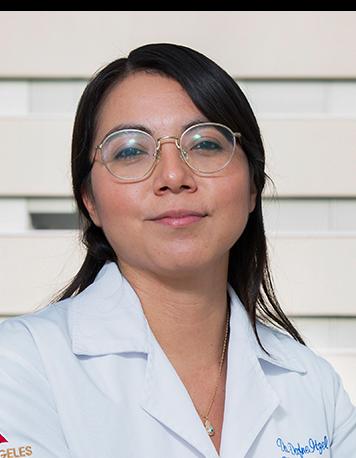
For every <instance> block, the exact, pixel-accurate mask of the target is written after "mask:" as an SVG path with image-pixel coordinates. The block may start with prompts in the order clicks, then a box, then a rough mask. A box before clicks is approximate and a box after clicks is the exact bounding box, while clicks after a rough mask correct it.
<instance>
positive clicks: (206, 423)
mask: <svg viewBox="0 0 356 458" xmlns="http://www.w3.org/2000/svg"><path fill="white" fill-rule="evenodd" d="M229 322H230V306H229V304H228V310H227V319H226V327H225V337H224V345H223V350H222V354H221V358H220V364H219V374H218V377H217V383H216V386H215V391H214V394H213V397H212V399H211V402H210V405H209V408H208V411H207V413H206V415H201V414H200V416H201V417H202V419H203V422H204V426H205V429H206V432H207V433H208V434H209V436H213V435H214V434H215V429H214V426H213V425H212V423H211V421H210V420H209V418H208V417H209V414H210V410H211V408H212V406H213V403H214V400H215V396H216V392H217V390H218V386H219V380H220V377H221V371H222V367H223V364H224V359H225V351H226V346H227V339H228V335H229V328H230V326H229Z"/></svg>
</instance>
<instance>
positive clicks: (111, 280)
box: [68, 262, 148, 356]
mask: <svg viewBox="0 0 356 458" xmlns="http://www.w3.org/2000/svg"><path fill="white" fill-rule="evenodd" d="M72 301H73V302H72V303H71V304H70V306H69V311H68V322H69V332H70V334H71V338H72V351H73V353H74V354H76V355H87V356H97V355H105V354H109V353H125V352H142V353H148V342H147V336H148V323H147V320H146V317H145V315H144V314H143V310H142V307H141V302H140V299H139V298H138V296H137V294H136V293H135V291H134V289H133V288H132V287H131V285H130V284H129V282H128V281H127V280H126V279H125V277H124V276H123V275H122V274H121V272H120V271H119V268H118V266H117V264H116V263H114V262H107V263H106V264H105V265H104V266H103V267H102V269H101V270H100V272H99V273H98V274H97V276H96V278H95V280H94V282H93V283H92V284H91V285H89V286H88V287H87V288H86V289H85V290H84V291H82V292H81V293H80V294H78V295H77V296H75V297H74V298H73V299H72Z"/></svg>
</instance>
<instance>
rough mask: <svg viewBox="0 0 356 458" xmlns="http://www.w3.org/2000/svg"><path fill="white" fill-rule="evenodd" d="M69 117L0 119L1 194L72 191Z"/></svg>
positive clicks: (58, 193) (56, 194)
mask: <svg viewBox="0 0 356 458" xmlns="http://www.w3.org/2000/svg"><path fill="white" fill-rule="evenodd" d="M72 124H73V120H72V119H66V118H52V119H51V118H50V117H47V118H37V119H36V118H33V119H31V118H25V117H24V118H8V119H0V138H1V143H0V158H1V168H0V195H3V196H22V195H24V196H67V195H70V194H71V178H70V142H71V132H72Z"/></svg>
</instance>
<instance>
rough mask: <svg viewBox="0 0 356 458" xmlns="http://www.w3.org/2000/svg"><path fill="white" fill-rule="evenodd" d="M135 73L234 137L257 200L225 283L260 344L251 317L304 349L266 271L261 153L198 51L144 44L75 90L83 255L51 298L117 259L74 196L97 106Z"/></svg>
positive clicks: (219, 75)
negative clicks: (176, 91)
mask: <svg viewBox="0 0 356 458" xmlns="http://www.w3.org/2000/svg"><path fill="white" fill-rule="evenodd" d="M139 71H145V72H152V73H158V74H162V75H164V76H168V77H170V78H173V79H174V80H176V81H177V82H178V83H180V85H181V86H182V87H183V88H184V89H185V91H186V92H187V94H188V95H189V96H190V98H191V100H192V101H193V103H194V104H195V105H196V107H197V108H198V109H199V110H200V111H201V112H202V113H203V114H204V115H205V116H206V117H207V119H209V120H210V121H212V122H217V123H221V124H225V125H227V126H229V127H230V129H232V130H233V131H234V132H235V131H238V132H241V133H242V140H241V145H242V148H243V150H244V152H245V154H246V157H247V160H248V163H249V168H250V172H251V176H252V177H253V180H254V184H255V186H256V190H257V196H256V205H255V208H254V210H253V211H252V212H251V213H250V215H249V219H248V222H247V225H246V227H245V229H244V232H243V233H242V235H241V236H240V238H239V239H238V241H237V242H236V243H235V245H234V246H233V247H232V248H231V250H230V255H229V270H228V281H229V283H230V284H231V286H232V287H233V288H234V290H235V291H236V293H237V294H238V296H239V298H240V300H241V301H242V303H243V304H244V307H245V308H246V311H247V313H248V315H249V318H250V321H251V324H252V326H253V329H254V332H255V334H256V337H257V340H258V342H259V344H260V345H261V342H260V340H259V337H258V334H257V329H256V320H257V319H259V320H261V321H262V322H264V323H266V324H270V325H271V324H272V325H273V326H277V327H278V328H280V329H281V330H285V331H287V333H289V334H290V335H291V336H292V337H293V338H294V339H295V340H297V341H299V342H300V343H303V344H305V343H304V341H303V339H302V337H301V336H300V334H299V333H298V331H297V330H296V329H295V328H294V326H293V325H292V323H291V322H290V321H289V320H288V318H287V316H286V315H285V314H284V313H283V311H282V309H281V307H280V305H279V303H278V300H277V298H276V295H275V292H274V289H273V283H272V278H271V274H270V269H269V266H268V257H267V245H266V237H265V231H264V225H263V216H262V191H263V188H264V186H265V181H266V179H268V176H267V175H266V173H265V152H264V147H263V143H262V140H261V134H260V130H259V127H258V124H257V121H256V118H255V116H254V114H253V112H252V109H251V107H250V105H249V103H248V101H247V99H246V97H245V96H244V94H243V92H242V91H241V89H240V88H239V86H238V84H237V83H236V82H235V81H234V79H233V78H232V77H231V76H229V75H228V74H227V73H226V72H225V71H224V70H223V69H222V68H221V67H219V66H218V65H217V64H216V63H215V62H213V61H212V60H210V59H209V58H208V57H206V56H204V55H203V54H201V53H199V52H197V51H195V50H192V49H190V48H187V47H185V46H180V45H175V44H167V43H159V44H158V43H156V44H148V45H145V46H141V47H139V48H137V49H135V50H133V51H131V52H130V54H129V56H128V57H127V58H120V59H117V60H115V61H113V62H111V63H110V64H108V65H107V66H106V67H105V68H103V69H101V70H100V71H99V72H98V73H97V74H96V75H94V77H93V78H92V79H91V81H90V82H89V84H88V85H87V87H86V89H85V90H84V92H83V95H82V97H81V99H80V102H79V105H78V109H77V113H76V118H75V122H74V129H73V137H72V181H73V192H74V197H75V200H76V202H77V206H78V211H79V219H80V229H81V235H82V242H83V243H84V245H85V246H86V247H87V252H86V257H85V259H84V262H83V265H82V266H81V268H80V270H79V272H78V273H77V275H76V276H75V277H74V278H73V280H72V281H71V283H70V284H69V285H68V286H67V287H65V288H64V290H62V291H61V292H60V293H59V294H58V295H57V296H56V297H55V298H54V299H53V301H59V300H62V299H65V298H68V297H71V296H74V295H77V294H79V293H80V292H81V291H83V290H84V289H85V288H86V287H87V286H89V285H90V284H91V283H92V282H93V281H94V279H95V277H96V275H97V273H98V272H99V270H100V269H101V268H102V266H103V265H104V264H105V262H106V261H114V262H117V259H116V254H115V252H114V250H113V248H112V247H111V246H110V244H109V242H108V240H107V238H106V237H105V234H104V232H103V231H102V229H101V228H100V227H97V226H96V225H95V224H94V223H93V221H92V220H91V218H90V216H89V214H88V211H87V209H86V207H85V205H84V203H83V199H82V191H83V189H85V190H86V191H87V192H88V193H89V194H90V193H91V182H90V170H91V161H90V151H91V150H92V147H93V139H94V136H95V133H96V128H97V118H98V113H99V111H100V108H101V106H102V104H103V101H104V99H105V97H106V96H107V95H108V93H109V92H110V90H111V89H112V88H113V86H114V85H116V84H117V83H118V82H120V81H122V80H123V79H125V78H126V77H127V76H128V75H130V74H133V73H135V72H139ZM261 347H262V345H261ZM262 348H263V347H262Z"/></svg>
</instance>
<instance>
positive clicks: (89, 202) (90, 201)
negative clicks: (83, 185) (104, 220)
mask: <svg viewBox="0 0 356 458" xmlns="http://www.w3.org/2000/svg"><path fill="white" fill-rule="evenodd" d="M82 199H83V203H84V205H85V208H86V209H87V210H88V213H89V215H90V218H91V219H92V221H93V223H94V224H95V226H99V227H101V222H100V218H99V215H98V212H97V209H96V205H95V200H94V196H93V194H92V192H91V191H90V190H89V191H88V190H87V189H82Z"/></svg>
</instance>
